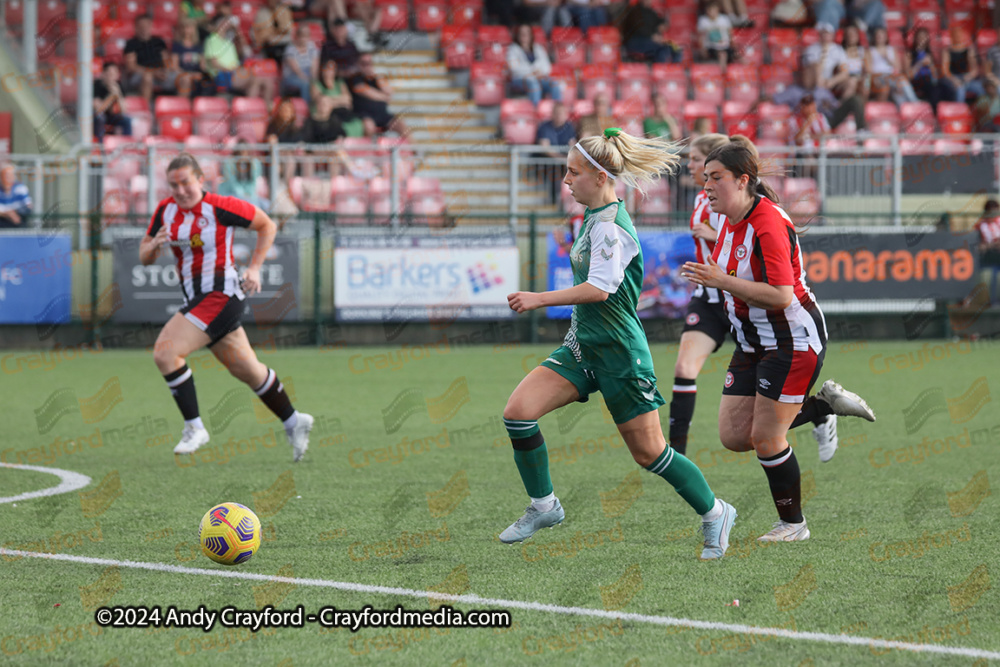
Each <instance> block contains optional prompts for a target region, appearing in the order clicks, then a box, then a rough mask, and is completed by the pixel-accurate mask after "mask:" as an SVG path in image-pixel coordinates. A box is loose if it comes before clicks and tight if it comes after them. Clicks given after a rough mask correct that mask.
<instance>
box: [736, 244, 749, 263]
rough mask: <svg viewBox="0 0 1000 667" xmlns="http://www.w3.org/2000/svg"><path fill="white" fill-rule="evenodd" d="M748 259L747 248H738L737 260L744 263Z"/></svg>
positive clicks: (742, 246)
mask: <svg viewBox="0 0 1000 667" xmlns="http://www.w3.org/2000/svg"><path fill="white" fill-rule="evenodd" d="M746 258H747V247H746V246H745V245H739V246H736V259H738V260H740V261H742V260H744V259H746Z"/></svg>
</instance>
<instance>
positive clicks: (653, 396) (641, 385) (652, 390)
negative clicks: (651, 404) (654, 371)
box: [636, 380, 656, 401]
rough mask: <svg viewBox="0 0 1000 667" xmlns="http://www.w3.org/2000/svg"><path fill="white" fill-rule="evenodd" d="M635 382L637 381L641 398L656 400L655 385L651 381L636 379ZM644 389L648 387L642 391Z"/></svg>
mask: <svg viewBox="0 0 1000 667" xmlns="http://www.w3.org/2000/svg"><path fill="white" fill-rule="evenodd" d="M636 382H638V383H639V393H640V394H642V397H643V398H645V399H646V400H647V401H655V400H656V386H655V385H654V384H653V383H652V382H649V381H648V380H636ZM644 389H649V391H648V392H647V391H643V390H644Z"/></svg>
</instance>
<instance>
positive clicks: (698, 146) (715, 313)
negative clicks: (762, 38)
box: [670, 133, 731, 454]
mask: <svg viewBox="0 0 1000 667" xmlns="http://www.w3.org/2000/svg"><path fill="white" fill-rule="evenodd" d="M727 143H729V137H727V136H726V135H724V134H714V133H713V134H703V135H702V136H700V137H698V138H697V139H695V140H694V141H692V142H691V149H690V150H689V151H688V171H690V172H691V177H692V178H693V179H694V182H695V184H696V185H700V186H702V187H704V185H705V156H706V155H708V154H709V153H711V152H712V151H713V150H715V149H716V148H718V147H719V146H724V145H725V144H727ZM723 220H724V218H723V217H722V216H720V215H719V214H718V213H713V212H712V209H711V207H710V206H709V205H708V195H706V194H705V191H704V190H702V191H701V192H699V193H698V195H697V196H696V197H695V200H694V211H693V212H692V213H691V235H692V236H693V237H694V247H695V256H696V258H697V262H698V263H699V264H704V263H705V261H706V260H707V259H708V258H709V257H711V256H712V250H713V249H714V248H715V239H716V237H717V236H718V235H719V227H720V225H721V224H722V221H723ZM730 328H731V327H730V324H729V319H728V318H727V317H726V312H725V310H723V307H722V297H721V296H720V295H719V290H717V289H715V288H714V287H705V286H703V285H698V286H697V287H696V288H695V291H694V294H693V295H692V296H691V301H690V302H689V303H688V308H687V313H686V314H685V316H684V331H683V332H682V333H681V342H680V348H679V349H678V351H677V362H676V363H675V364H674V391H673V397H672V398H671V400H670V446H671V447H673V448H674V449H676V450H677V451H678V452H680V453H681V454H686V453H687V440H688V431H690V430H691V419H692V417H693V416H694V405H695V400H696V398H697V396H698V386H697V379H698V373H700V372H701V368H702V366H704V365H705V360H706V359H708V356H709V355H710V354H712V353H713V352H715V351H716V350H718V349H719V348H720V347H722V343H723V342H724V341H725V340H726V337H727V336H728V335H729V330H730Z"/></svg>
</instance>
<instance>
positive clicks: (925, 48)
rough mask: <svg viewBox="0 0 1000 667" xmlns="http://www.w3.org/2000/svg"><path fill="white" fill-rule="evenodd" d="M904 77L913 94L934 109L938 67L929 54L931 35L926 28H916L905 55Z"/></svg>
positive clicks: (932, 55) (936, 100) (931, 54)
mask: <svg viewBox="0 0 1000 667" xmlns="http://www.w3.org/2000/svg"><path fill="white" fill-rule="evenodd" d="M906 76H907V78H908V79H909V80H910V84H911V85H912V86H913V92H914V93H916V95H917V97H918V98H919V99H921V100H925V101H927V102H930V103H931V106H933V107H934V108H935V109H936V108H937V103H938V100H939V99H940V97H939V94H938V84H937V81H938V66H937V62H935V60H934V54H933V53H932V52H931V33H930V32H929V31H928V30H927V28H922V27H921V28H917V31H916V32H915V33H914V35H913V46H912V47H910V51H909V53H908V54H907V59H906Z"/></svg>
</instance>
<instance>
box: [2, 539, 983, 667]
mask: <svg viewBox="0 0 1000 667" xmlns="http://www.w3.org/2000/svg"><path fill="white" fill-rule="evenodd" d="M0 556H3V557H5V560H6V557H7V556H15V557H16V556H21V557H25V558H42V559H46V560H61V561H65V562H69V563H83V564H86V565H104V566H112V565H116V566H118V567H130V568H133V569H136V570H152V571H154V572H172V573H174V574H197V575H202V576H206V577H222V578H226V579H244V580H249V581H267V582H278V583H283V584H294V585H296V586H316V587H319V588H336V589H339V590H343V591H351V592H354V593H378V594H381V595H398V596H400V597H409V598H426V597H433V598H435V599H437V600H448V601H451V602H463V603H466V604H470V605H484V606H487V607H503V608H507V609H525V610H528V611H542V612H548V613H550V614H566V615H569V616H592V617H597V618H609V619H621V620H623V621H634V622H636V623H650V624H652V625H673V626H681V627H686V628H698V629H701V630H714V631H726V632H734V633H738V634H746V635H772V636H774V637H784V638H786V639H796V640H801V641H811V642H819V643H826V644H848V645H851V646H868V647H872V648H886V649H893V648H894V649H899V650H901V651H914V652H917V653H923V652H926V653H940V654H944V655H961V656H965V657H969V658H986V659H987V660H1000V652H996V651H986V650H983V649H978V648H965V647H961V646H938V645H936V644H911V643H909V642H897V641H889V640H886V639H878V638H875V637H857V636H852V635H831V634H828V633H825V632H797V631H795V630H786V629H784V628H764V627H758V626H755V625H742V624H737V623H716V622H714V621H696V620H692V619H688V618H673V617H671V616H649V615H647V614H632V613H627V612H620V611H605V610H603V609H588V608H586V607H562V606H559V605H553V604H543V603H541V602H523V601H521V600H504V599H502V598H484V597H479V596H478V595H450V594H447V593H438V592H436V591H418V590H414V589H412V588H393V587H390V586H371V585H369V584H355V583H351V582H346V581H329V580H326V579H296V578H294V577H278V576H273V575H269V574H254V573H252V572H236V571H233V570H204V569H201V568H195V567H184V566H181V565H167V564H166V563H142V562H137V561H131V560H112V559H110V558H91V557H88V556H72V555H70V554H50V553H39V552H37V551H20V550H18V549H7V548H5V547H0Z"/></svg>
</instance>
